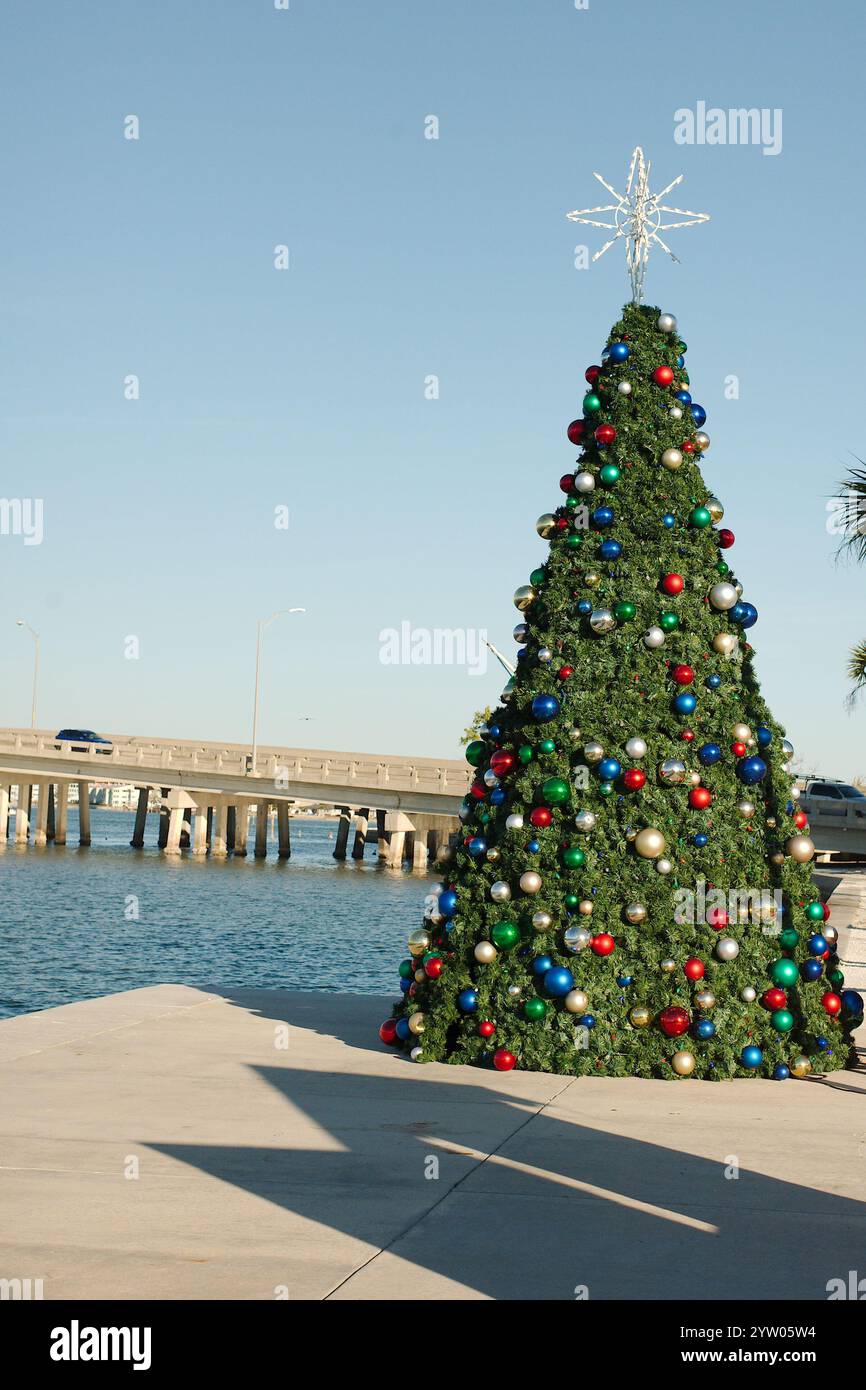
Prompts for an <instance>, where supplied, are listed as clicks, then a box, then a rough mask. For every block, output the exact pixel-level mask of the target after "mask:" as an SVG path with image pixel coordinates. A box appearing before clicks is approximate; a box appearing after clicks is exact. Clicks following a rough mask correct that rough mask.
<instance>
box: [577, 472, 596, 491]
mask: <svg viewBox="0 0 866 1390" xmlns="http://www.w3.org/2000/svg"><path fill="white" fill-rule="evenodd" d="M574 490H575V492H582V493H587V492H594V491H595V477H594V475H593V474H592V473H588V472H587V471H586V469H583V471H582V472H580V473H578V474H577V475H576V477H575V479H574Z"/></svg>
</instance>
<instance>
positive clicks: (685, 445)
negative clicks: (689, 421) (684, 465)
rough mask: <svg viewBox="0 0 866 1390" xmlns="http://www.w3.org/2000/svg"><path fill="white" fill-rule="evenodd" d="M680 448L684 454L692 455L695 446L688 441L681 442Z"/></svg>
mask: <svg viewBox="0 0 866 1390" xmlns="http://www.w3.org/2000/svg"><path fill="white" fill-rule="evenodd" d="M680 448H681V449H682V451H683V453H684V454H693V453H694V452H695V446H694V444H693V443H692V441H691V440H690V439H685V440H683V442H682V444H681V445H680Z"/></svg>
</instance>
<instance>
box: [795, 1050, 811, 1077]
mask: <svg viewBox="0 0 866 1390" xmlns="http://www.w3.org/2000/svg"><path fill="white" fill-rule="evenodd" d="M811 1070H812V1063H811V1062H810V1061H809V1058H808V1057H804V1056H803V1054H802V1052H801V1053H800V1055H799V1057H795V1058H794V1060H793V1062H792V1063H791V1075H792V1076H808V1075H809V1072H810V1071H811Z"/></svg>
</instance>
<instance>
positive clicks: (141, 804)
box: [129, 787, 150, 849]
mask: <svg viewBox="0 0 866 1390" xmlns="http://www.w3.org/2000/svg"><path fill="white" fill-rule="evenodd" d="M149 796H150V789H149V788H148V787H139V789H138V806H137V807H136V811H135V828H134V830H133V832H132V839H131V840H130V842H129V843H130V844H131V845H132V848H133V849H143V848H144V830H145V826H146V825H147V803H148V799H149Z"/></svg>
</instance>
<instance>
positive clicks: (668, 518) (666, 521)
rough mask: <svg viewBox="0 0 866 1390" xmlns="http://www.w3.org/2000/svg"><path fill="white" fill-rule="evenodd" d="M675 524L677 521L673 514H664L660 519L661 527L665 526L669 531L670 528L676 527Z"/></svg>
mask: <svg viewBox="0 0 866 1390" xmlns="http://www.w3.org/2000/svg"><path fill="white" fill-rule="evenodd" d="M676 524H677V519H676V517H675V516H674V514H673V512H665V514H664V516H663V517H662V525H663V526H666V527H667V528H668V530H669V531H670V530H671V528H672V527H674V526H676Z"/></svg>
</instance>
